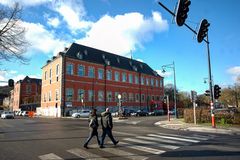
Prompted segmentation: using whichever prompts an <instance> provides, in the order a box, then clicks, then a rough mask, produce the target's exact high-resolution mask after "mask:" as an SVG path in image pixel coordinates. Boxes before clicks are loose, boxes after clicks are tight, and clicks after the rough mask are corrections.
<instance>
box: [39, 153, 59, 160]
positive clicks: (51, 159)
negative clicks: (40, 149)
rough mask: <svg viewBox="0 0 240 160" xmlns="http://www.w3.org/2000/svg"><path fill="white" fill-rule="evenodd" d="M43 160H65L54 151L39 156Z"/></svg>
mask: <svg viewBox="0 0 240 160" xmlns="http://www.w3.org/2000/svg"><path fill="white" fill-rule="evenodd" d="M38 158H40V159H41V160H63V159H62V158H61V157H59V156H57V155H56V154H54V153H49V154H45V155H41V156H38Z"/></svg>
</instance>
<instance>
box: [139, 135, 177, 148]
mask: <svg viewBox="0 0 240 160" xmlns="http://www.w3.org/2000/svg"><path fill="white" fill-rule="evenodd" d="M136 138H140V139H145V140H152V141H155V142H154V143H153V145H154V146H157V147H162V148H167V149H173V150H174V149H178V148H179V147H178V146H173V145H167V144H159V143H156V141H159V138H155V137H144V136H137V137H136ZM160 142H161V140H160Z"/></svg>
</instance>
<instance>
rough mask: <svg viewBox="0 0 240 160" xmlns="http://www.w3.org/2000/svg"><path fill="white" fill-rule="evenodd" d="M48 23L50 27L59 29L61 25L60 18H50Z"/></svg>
mask: <svg viewBox="0 0 240 160" xmlns="http://www.w3.org/2000/svg"><path fill="white" fill-rule="evenodd" d="M47 23H48V24H49V25H50V26H53V27H54V28H57V27H58V26H59V24H60V21H59V19H58V18H56V17H55V18H48V19H47Z"/></svg>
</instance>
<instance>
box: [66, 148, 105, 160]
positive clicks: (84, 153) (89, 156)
mask: <svg viewBox="0 0 240 160" xmlns="http://www.w3.org/2000/svg"><path fill="white" fill-rule="evenodd" d="M67 152H69V153H72V154H74V155H75V156H77V157H80V158H84V159H88V160H94V159H97V160H107V158H102V157H101V156H99V155H96V154H93V153H91V152H88V151H86V150H83V149H80V148H73V149H70V150H67Z"/></svg>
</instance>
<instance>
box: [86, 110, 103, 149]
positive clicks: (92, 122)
mask: <svg viewBox="0 0 240 160" xmlns="http://www.w3.org/2000/svg"><path fill="white" fill-rule="evenodd" d="M98 126H99V125H98V117H97V110H96V109H93V110H92V112H91V114H90V115H89V137H88V139H87V141H86V142H85V144H84V148H86V149H88V143H89V142H90V140H91V139H92V138H93V136H96V137H97V141H98V145H99V146H100V140H99V138H98V131H97V130H98Z"/></svg>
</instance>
